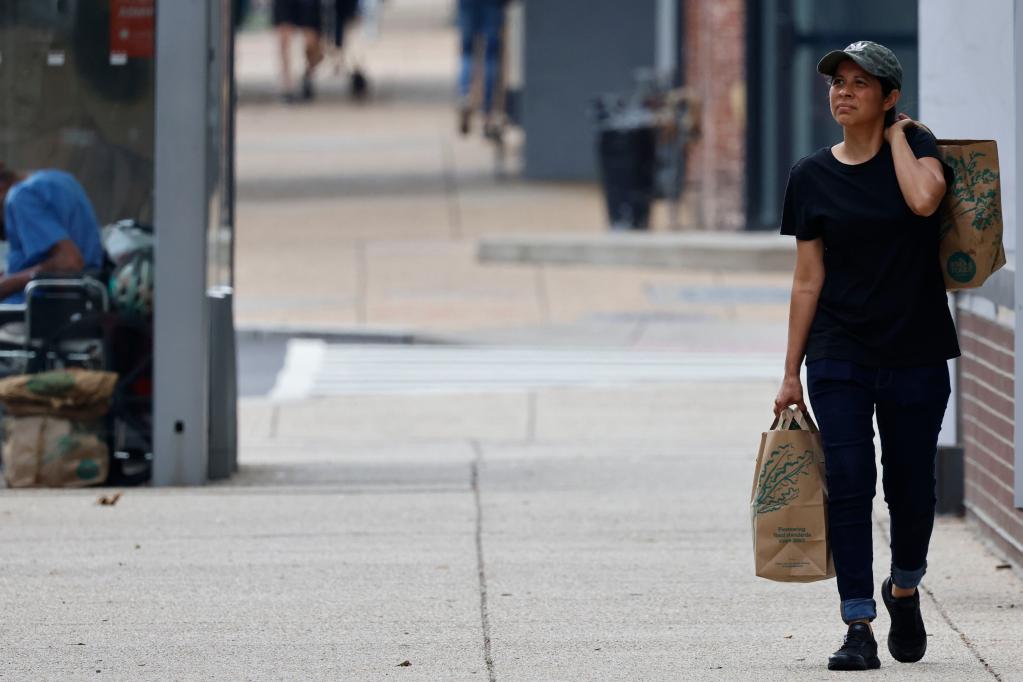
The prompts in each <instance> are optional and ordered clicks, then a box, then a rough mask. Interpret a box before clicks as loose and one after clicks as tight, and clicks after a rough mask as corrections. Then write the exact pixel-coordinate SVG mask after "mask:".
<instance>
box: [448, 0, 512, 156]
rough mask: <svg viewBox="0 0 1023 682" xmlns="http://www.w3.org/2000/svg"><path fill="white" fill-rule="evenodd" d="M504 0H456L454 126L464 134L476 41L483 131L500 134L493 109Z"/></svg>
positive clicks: (469, 114) (469, 119) (490, 135)
mask: <svg viewBox="0 0 1023 682" xmlns="http://www.w3.org/2000/svg"><path fill="white" fill-rule="evenodd" d="M506 4H507V0H458V29H459V32H460V34H461V54H462V61H461V68H460V70H459V76H458V95H459V109H458V129H459V132H461V134H462V135H468V134H469V130H470V128H471V125H472V114H473V106H472V99H471V97H470V93H471V90H472V82H473V78H474V76H475V74H476V72H477V64H476V41H477V39H479V40H481V41H482V42H483V101H482V103H481V104H482V107H481V108H482V111H483V134H484V135H486V136H487V137H488V138H492V139H496V138H500V135H501V127H500V123H499V121H498V117H497V115H496V113H495V112H494V99H495V91H496V89H497V84H498V79H499V77H500V70H501V40H502V33H503V31H504V6H505V5H506Z"/></svg>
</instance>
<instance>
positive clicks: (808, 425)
mask: <svg viewBox="0 0 1023 682" xmlns="http://www.w3.org/2000/svg"><path fill="white" fill-rule="evenodd" d="M793 422H795V423H796V424H799V428H800V429H801V430H803V431H810V432H811V433H818V429H817V424H815V423H814V421H813V418H812V417H811V416H810V415H809V413H807V412H803V411H802V410H801V409H799V408H798V407H786V408H785V409H784V410H782V411H781V412H780V413H779V414H778V416H777V417H775V418H774V421H773V422H772V423H771V431H775V430H782V431H784V430H786V429H788V428H789V426H791V425H792V423H793ZM779 426H780V427H781V428H780V429H779Z"/></svg>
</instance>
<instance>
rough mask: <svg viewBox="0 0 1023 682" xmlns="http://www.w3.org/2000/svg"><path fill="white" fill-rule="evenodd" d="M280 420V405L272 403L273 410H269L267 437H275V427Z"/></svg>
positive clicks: (273, 438) (272, 438)
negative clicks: (268, 432)
mask: <svg viewBox="0 0 1023 682" xmlns="http://www.w3.org/2000/svg"><path fill="white" fill-rule="evenodd" d="M280 421H281V406H280V405H276V404H275V405H274V407H273V410H271V411H270V434H269V439H270V440H275V439H276V438H277V428H278V426H279V425H280Z"/></svg>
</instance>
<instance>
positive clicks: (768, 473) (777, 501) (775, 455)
mask: <svg viewBox="0 0 1023 682" xmlns="http://www.w3.org/2000/svg"><path fill="white" fill-rule="evenodd" d="M813 464H814V459H813V451H812V450H806V451H805V452H803V453H802V454H796V453H795V451H794V450H793V449H792V445H791V444H788V443H786V444H785V445H780V446H778V449H777V450H773V451H772V452H771V454H770V455H769V456H768V458H767V463H766V464H765V465H764V466H763V467H762V468H761V469H760V480H759V481H757V497H756V499H755V500H754V501H753V505H754V507H755V508H756V510H757V514H767V513H770V512H775V511H778V510H779V509H781V508H782V507H785V506H787V505H788V504H789V503H790V502H792V501H793V500H794V499H796V498H797V497H799V485H798V484H797V481H798V478H799V477H800V476H809V475H810V471H809V469H810V467H811V466H813Z"/></svg>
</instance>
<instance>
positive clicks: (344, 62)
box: [329, 0, 379, 99]
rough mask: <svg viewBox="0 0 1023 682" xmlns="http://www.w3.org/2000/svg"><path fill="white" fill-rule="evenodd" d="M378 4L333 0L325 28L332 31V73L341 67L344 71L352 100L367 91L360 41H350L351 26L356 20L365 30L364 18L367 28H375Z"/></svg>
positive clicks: (374, 2)
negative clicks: (329, 25) (332, 7)
mask: <svg viewBox="0 0 1023 682" xmlns="http://www.w3.org/2000/svg"><path fill="white" fill-rule="evenodd" d="M378 6H379V3H378V2H377V1H376V0H334V11H333V16H332V23H333V26H332V27H331V31H329V33H330V34H332V35H331V42H332V43H333V49H332V52H333V55H332V60H333V62H334V73H335V74H339V73H340V72H341V71H342V69H346V70H347V71H348V78H349V84H350V87H351V93H352V96H353V97H355V98H356V99H363V98H364V97H366V96H367V95H368V94H369V79H368V78H367V77H366V73H365V70H364V69H363V66H362V63H363V59H362V57H363V55H361V54H360V53H359V49H358V48H359V43H360V42H361V41H359V40H353V38H355V31H354V30H352V29H353V26H354V25H355V24H356V23H360V24H362V28H363V30H364V31H366V30H367V23H366V22H367V21H368V22H370V23H369V27H370V28H371V30H373V31H374V32H375V31H378V30H379V16H378V15H379V10H378ZM375 37H376V35H375V33H374V35H373V38H375ZM364 38H365V36H364ZM363 47H364V46H363Z"/></svg>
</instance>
